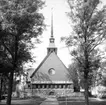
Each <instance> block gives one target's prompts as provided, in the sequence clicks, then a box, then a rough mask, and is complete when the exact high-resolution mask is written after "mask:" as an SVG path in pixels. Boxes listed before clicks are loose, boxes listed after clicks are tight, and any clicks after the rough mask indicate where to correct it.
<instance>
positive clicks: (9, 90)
mask: <svg viewBox="0 0 106 105" xmlns="http://www.w3.org/2000/svg"><path fill="white" fill-rule="evenodd" d="M13 77H14V72H13V71H12V72H10V78H9V84H8V97H7V105H11V96H12V88H13Z"/></svg>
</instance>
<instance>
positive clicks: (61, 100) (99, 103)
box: [57, 97, 106, 105]
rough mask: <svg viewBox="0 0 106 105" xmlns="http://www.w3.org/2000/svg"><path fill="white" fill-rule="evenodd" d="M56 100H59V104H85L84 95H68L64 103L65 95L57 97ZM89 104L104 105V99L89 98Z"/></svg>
mask: <svg viewBox="0 0 106 105" xmlns="http://www.w3.org/2000/svg"><path fill="white" fill-rule="evenodd" d="M57 100H58V101H59V105H85V102H84V101H85V100H84V97H70V98H67V101H68V102H67V103H66V97H58V98H57ZM89 105H106V100H104V101H103V100H102V101H99V100H94V99H93V100H92V99H90V102H89Z"/></svg>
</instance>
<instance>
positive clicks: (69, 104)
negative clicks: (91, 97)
mask: <svg viewBox="0 0 106 105" xmlns="http://www.w3.org/2000/svg"><path fill="white" fill-rule="evenodd" d="M59 105H85V103H84V102H67V104H66V102H59ZM89 105H106V102H90V103H89Z"/></svg>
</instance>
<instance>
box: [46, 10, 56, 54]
mask: <svg viewBox="0 0 106 105" xmlns="http://www.w3.org/2000/svg"><path fill="white" fill-rule="evenodd" d="M52 10H53V8H52ZM53 51H54V52H55V53H56V54H57V47H55V38H54V36H53V11H52V12H51V37H50V38H49V47H48V48H47V52H48V54H49V53H51V52H53Z"/></svg>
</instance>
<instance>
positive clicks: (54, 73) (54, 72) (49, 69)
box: [31, 52, 68, 81]
mask: <svg viewBox="0 0 106 105" xmlns="http://www.w3.org/2000/svg"><path fill="white" fill-rule="evenodd" d="M67 73H68V72H67V68H66V66H65V65H64V64H63V62H62V61H61V60H60V59H59V57H58V56H57V55H56V53H55V52H52V53H50V54H49V55H47V56H46V57H45V59H44V60H43V61H42V62H41V64H40V65H39V66H38V68H37V69H36V70H35V72H34V73H33V74H32V76H31V78H32V79H33V80H35V81H38V79H36V78H39V81H68V78H67Z"/></svg>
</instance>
